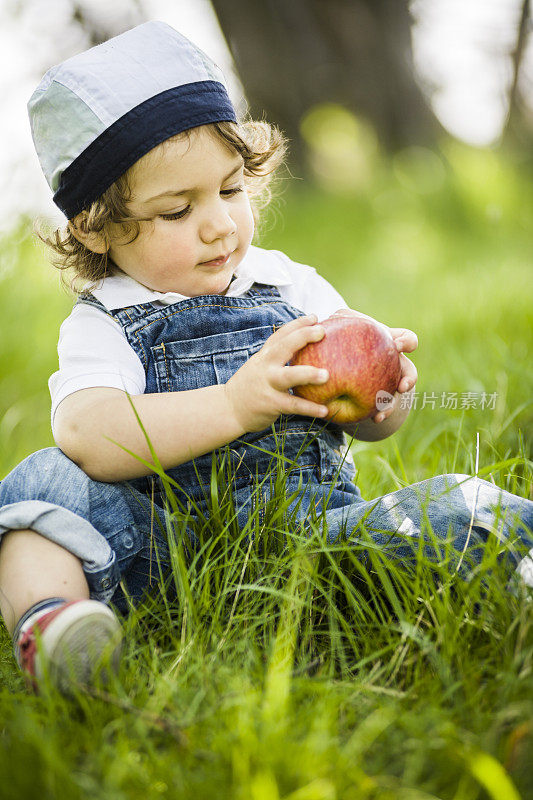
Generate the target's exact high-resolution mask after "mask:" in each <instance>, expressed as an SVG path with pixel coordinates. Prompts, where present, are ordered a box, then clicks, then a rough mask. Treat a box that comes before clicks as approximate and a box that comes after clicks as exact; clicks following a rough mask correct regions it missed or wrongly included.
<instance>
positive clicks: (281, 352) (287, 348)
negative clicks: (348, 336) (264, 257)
mask: <svg viewBox="0 0 533 800" xmlns="http://www.w3.org/2000/svg"><path fill="white" fill-rule="evenodd" d="M325 333H326V332H325V330H324V328H323V327H322V325H317V324H316V317H315V316H314V315H311V316H309V317H298V319H294V320H291V322H288V323H287V324H286V325H283V326H282V327H281V328H279V329H278V330H277V331H276V332H275V333H273V334H272V336H270V337H269V338H268V339H267V341H266V342H265V344H264V345H263V349H264V353H265V354H266V355H272V356H273V358H275V360H276V361H277V363H278V364H286V363H287V362H288V361H290V360H291V358H292V357H293V356H294V354H295V353H296V352H298V350H301V349H302V348H303V347H305V345H306V344H309V343H310V342H319V341H320V340H321V339H323V337H324V335H325Z"/></svg>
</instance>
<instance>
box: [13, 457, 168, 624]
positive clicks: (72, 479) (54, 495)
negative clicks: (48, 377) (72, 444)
mask: <svg viewBox="0 0 533 800" xmlns="http://www.w3.org/2000/svg"><path fill="white" fill-rule="evenodd" d="M158 513H159V519H160V520H164V511H163V509H158ZM151 521H152V522H153V519H152V520H151V505H150V499H149V498H148V497H147V496H146V495H143V494H142V493H141V492H138V491H137V490H136V489H134V488H132V487H131V486H130V485H129V484H128V483H127V482H123V483H103V482H100V481H93V480H91V478H89V477H88V475H86V474H85V472H83V470H81V469H80V468H79V467H78V466H77V465H76V464H74V462H73V461H71V460H70V459H69V458H67V456H65V455H64V453H62V452H61V450H59V449H58V448H56V447H49V448H46V449H44V450H39V451H37V452H36V453H32V455H30V456H28V458H26V459H24V461H22V462H21V463H20V464H19V465H18V466H17V467H15V469H14V470H13V471H12V472H10V473H9V475H7V476H6V477H5V478H4V479H3V480H2V481H1V482H0V536H1V535H2V534H3V533H6V532H7V531H9V530H23V529H25V528H29V529H31V530H33V531H35V532H36V533H39V534H41V535H42V536H44V537H46V538H47V539H50V540H51V541H53V542H56V543H57V544H59V545H61V546H62V547H64V548H65V549H66V550H69V551H70V552H71V553H73V554H74V555H76V556H77V557H78V558H79V559H80V560H81V562H82V566H83V570H84V573H85V577H86V579H87V583H88V585H89V590H90V595H91V597H93V598H95V599H97V600H101V601H103V602H110V601H111V600H113V602H115V601H116V600H115V598H116V597H117V594H119V595H121V594H122V593H121V592H120V591H119V587H118V584H119V581H120V580H121V579H124V580H125V584H126V587H127V590H128V592H129V593H130V594H131V595H132V596H133V597H134V598H137V599H138V598H140V596H141V595H142V594H143V592H144V590H145V588H146V587H147V584H148V583H149V577H151V576H152V574H157V570H158V568H157V562H156V552H157V556H158V557H159V558H162V559H163V560H165V559H167V560H168V548H167V546H166V540H165V537H164V536H162V534H161V531H160V529H159V526H158V525H157V524H152V525H151ZM151 536H152V538H150V537H151ZM154 539H155V540H156V546H155V547H154ZM152 556H153V560H154V563H155V568H154V567H153V565H152V562H151V559H152ZM147 559H149V560H150V564H149V565H147ZM114 595H115V597H114ZM122 605H124V603H123V604H122ZM121 610H125V608H123V609H121Z"/></svg>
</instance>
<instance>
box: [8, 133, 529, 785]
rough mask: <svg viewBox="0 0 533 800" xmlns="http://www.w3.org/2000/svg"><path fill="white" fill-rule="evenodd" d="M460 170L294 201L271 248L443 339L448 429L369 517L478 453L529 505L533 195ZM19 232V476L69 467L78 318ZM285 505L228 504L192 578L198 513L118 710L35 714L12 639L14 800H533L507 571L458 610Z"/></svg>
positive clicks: (498, 169)
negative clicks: (46, 461) (31, 465)
mask: <svg viewBox="0 0 533 800" xmlns="http://www.w3.org/2000/svg"><path fill="white" fill-rule="evenodd" d="M447 155H448V162H447V167H446V169H447V171H446V178H445V180H444V182H443V183H442V185H441V186H440V187H439V188H438V189H437V190H435V191H433V192H427V193H426V194H423V195H421V194H418V193H417V192H416V191H415V188H416V182H413V181H409V173H408V171H407V173H406V169H407V167H405V165H404V166H403V167H402V170H403V171H402V170H399V169H398V168H397V165H394V164H393V165H392V166H391V165H388V164H382V165H381V167H380V172H379V174H376V175H375V176H374V179H373V181H372V182H371V184H370V185H369V186H368V187H367V188H366V189H365V190H364V191H361V192H360V193H359V194H355V195H352V196H336V195H327V194H324V193H321V192H319V191H318V190H316V191H311V190H309V189H305V190H304V189H303V188H301V189H298V187H296V188H293V189H291V191H290V192H287V193H286V194H285V195H283V197H282V198H281V199H279V200H277V201H276V203H275V206H274V209H273V213H272V214H271V215H270V217H269V219H268V220H267V224H266V226H265V231H264V233H263V236H262V241H261V244H263V246H266V247H274V248H278V249H281V250H284V251H286V252H287V253H288V254H289V255H290V256H291V257H292V258H294V259H295V260H299V261H302V262H304V263H309V264H312V265H314V266H316V267H317V268H318V270H319V271H320V272H321V273H322V274H323V275H324V276H325V277H326V278H328V279H329V280H330V281H331V282H332V283H333V284H334V285H335V286H336V288H337V289H338V290H339V291H340V292H341V293H342V294H343V296H344V297H345V299H346V301H347V303H348V304H349V305H351V306H352V307H354V308H358V309H360V310H362V311H365V312H366V313H369V314H371V315H373V316H375V317H377V318H378V319H381V320H383V321H384V322H386V323H388V324H390V325H398V326H400V325H401V326H405V327H411V328H412V329H414V330H415V331H416V332H417V334H418V336H419V341H420V347H419V350H418V351H417V353H416V354H415V355H414V356H413V360H414V361H415V363H416V365H417V367H418V370H419V373H420V379H419V384H418V390H419V392H420V395H421V399H422V396H423V394H424V392H426V393H427V394H429V393H435V395H436V397H437V401H436V402H435V408H432V407H431V405H428V404H426V406H425V407H424V408H421V407H420V406H421V405H422V402H420V404H419V408H418V409H417V410H416V411H413V412H412V413H411V415H410V418H409V419H408V421H407V422H406V424H405V425H404V426H403V428H402V429H401V430H400V431H399V432H398V433H397V434H396V435H395V436H393V437H391V438H390V439H388V440H385V441H384V442H380V443H375V444H365V443H358V444H356V445H355V446H354V456H355V459H356V464H357V468H358V482H359V485H360V487H361V490H362V493H363V496H364V497H367V498H371V497H376V496H379V495H380V494H383V493H385V492H387V491H391V490H393V489H396V488H399V487H400V486H403V485H405V484H407V483H413V482H415V481H417V480H421V479H424V478H427V477H430V476H432V475H435V474H438V473H442V472H449V471H457V472H469V473H470V472H473V470H474V466H475V461H476V437H477V434H479V442H480V447H479V467H480V471H481V472H482V473H483V477H485V478H487V479H490V480H493V481H494V482H495V483H496V484H497V485H498V486H501V487H502V488H505V489H509V490H510V491H513V492H515V493H517V494H519V495H521V496H524V497H528V496H530V494H529V493H530V486H531V474H532V471H531V461H530V458H531V451H530V447H531V441H530V431H531V417H532V415H531V411H532V406H531V397H532V382H533V379H532V376H531V370H530V365H529V361H528V354H530V353H531V352H532V344H533V342H532V335H531V331H532V329H533V326H532V321H533V320H532V303H531V299H532V298H531V294H532V293H531V278H530V274H531V267H530V261H531V252H532V246H531V245H532V236H531V232H530V231H531V219H532V218H533V217H532V213H531V212H532V211H533V209H532V206H533V191H532V190H531V188H530V187H529V185H528V182H527V176H526V175H523V174H522V173H521V171H520V170H519V169H518V168H516V167H513V165H512V164H509V163H504V162H502V161H500V160H498V159H497V158H496V157H495V156H494V154H492V153H488V152H487V153H478V152H475V151H469V150H466V149H462V148H454V149H452V148H450V149H449V150H448V153H447ZM406 175H407V177H406ZM20 231H21V232H20V234H18V235H13V236H12V237H11V238H9V239H8V240H6V241H5V242H4V243H3V248H2V261H1V262H0V288H1V291H0V310H1V314H2V338H1V344H0V347H1V352H0V359H1V362H0V363H1V368H0V475H5V474H6V473H7V472H8V471H9V470H10V469H12V468H13V467H14V466H15V465H16V464H17V463H18V462H19V461H20V460H21V459H22V458H24V457H25V456H26V455H28V454H29V453H31V452H32V451H34V450H36V449H38V448H41V447H46V446H49V445H52V444H53V440H52V438H51V434H50V431H49V397H48V390H47V385H46V382H47V379H48V377H49V375H50V374H51V373H52V372H53V371H54V369H55V368H56V363H57V362H56V359H57V356H56V351H55V348H56V341H57V334H58V328H59V324H60V322H61V320H62V319H63V318H64V316H66V314H67V313H68V311H69V308H70V306H71V300H69V298H68V297H66V296H65V295H63V294H61V292H60V291H59V290H58V277H57V275H56V274H55V273H54V271H53V270H52V269H51V268H50V267H49V266H47V264H46V259H45V256H44V254H43V252H42V251H41V249H40V248H38V247H36V246H35V244H33V242H32V240H31V239H30V238H29V237H28V236H27V235H26V234H25V233H24V227H22V228H21V229H20ZM443 392H444V393H446V394H448V393H450V392H457V393H458V396H459V397H460V396H461V393H463V392H474V393H476V398H477V400H478V402H477V407H475V408H470V409H463V410H461V409H460V408H459V409H457V410H450V409H446V408H442V407H440V397H441V394H442V393H443ZM482 392H486V393H487V394H493V393H496V402H495V406H494V408H488V409H487V408H485V409H482V408H481V407H480V405H479V398H480V397H481V393H482ZM220 481H221V482H222V485H223V479H222V476H221V477H220ZM282 483H283V482H282ZM282 483H281V485H280V486H279V487H278V490H277V495H276V497H275V502H274V504H273V507H272V508H271V509H270V510H271V511H275V512H276V514H277V515H278V516H275V515H274V516H272V517H270V516H269V515H268V514H267V516H266V518H265V522H264V523H262V522H261V520H260V519H259V517H258V516H257V513H256V515H255V516H252V517H251V519H250V522H249V528H248V529H247V530H245V531H242V532H241V531H239V530H238V528H237V526H236V523H235V520H234V517H233V514H232V506H231V498H228V497H227V496H226V498H224V499H223V500H222V501H221V503H222V505H221V508H220V509H219V512H218V515H215V514H213V515H211V516H209V517H208V518H207V519H206V520H205V524H204V525H203V526H202V525H201V526H200V528H199V530H198V533H199V536H200V539H201V542H202V550H201V553H200V554H199V555H198V556H197V557H196V558H194V559H193V560H192V562H189V561H187V560H186V559H185V557H184V554H183V552H182V551H181V550H180V547H179V544H178V543H179V541H180V537H179V530H180V519H181V517H180V514H179V513H177V514H176V516H175V526H174V528H173V529H172V530H169V536H171V538H172V537H173V538H174V539H175V540H176V546H175V547H173V548H172V553H173V577H174V582H175V584H176V587H177V595H178V597H177V601H175V602H174V603H173V604H172V605H168V604H167V603H166V602H165V597H164V595H163V596H156V597H154V599H153V600H152V601H149V602H147V603H145V604H144V605H143V606H142V607H141V608H139V609H137V610H136V611H135V613H132V614H131V615H130V617H129V618H128V619H127V621H126V622H125V629H126V650H125V657H124V662H123V666H122V670H121V673H120V676H119V678H118V680H117V681H116V682H115V683H114V684H113V685H111V686H110V687H108V689H107V691H106V692H103V691H101V690H99V691H96V692H94V693H93V695H92V696H89V695H87V694H83V693H80V694H79V695H78V696H77V697H76V698H74V699H70V700H69V699H65V698H63V697H61V696H59V695H58V694H57V693H56V692H54V691H49V692H47V693H46V694H45V695H43V696H40V697H35V696H33V695H29V694H28V693H26V691H25V689H24V686H23V682H22V680H21V678H20V675H19V674H18V673H17V671H16V669H15V668H14V663H13V659H12V655H11V647H10V643H9V641H8V637H7V634H5V632H4V633H3V641H2V645H1V647H0V681H1V684H2V686H1V688H0V720H1V721H2V722H1V742H0V744H1V746H0V797H1V798H17V800H18V798H32V797H39V798H46V799H48V798H59V797H61V798H66V800H71V798H72V799H74V798H89V797H90V798H95V799H96V800H99V799H100V798H101V799H102V800H104V798H105V800H115V798H116V800H123V799H124V800H126V799H128V800H129V798H137V797H139V796H146V797H149V798H152V797H172V798H174V797H176V798H182V797H183V798H192V797H202V798H203V797H206V798H207V797H209V798H211V797H213V798H232V799H233V798H236V799H237V800H241V798H242V800H249V799H250V800H271V798H272V799H273V800H274V799H275V798H283V800H289V798H290V800H334V799H336V798H342V799H343V800H344V799H346V800H351V798H353V800H367V799H368V800H382V799H384V800H388V799H389V798H390V799H391V800H393V799H394V800H396V798H398V799H399V800H404V799H405V800H419V799H420V800H426V798H442V799H443V800H448V799H449V800H476V799H477V798H479V799H480V800H484V799H485V798H491V799H492V800H515V798H519V797H522V798H525V799H527V798H529V797H533V777H532V774H531V766H530V764H531V760H532V758H533V725H532V724H531V720H532V719H533V615H532V613H531V605H530V604H528V603H527V602H526V600H525V598H523V597H521V596H518V597H514V596H510V595H509V593H508V592H506V591H505V579H504V576H503V574H502V570H501V567H500V566H499V564H498V563H497V562H496V560H495V556H496V553H495V549H494V547H489V548H487V552H486V556H485V559H484V562H483V564H482V565H481V567H480V568H479V569H478V570H477V572H476V575H475V578H474V580H472V581H471V582H469V583H463V582H461V581H459V580H457V579H454V578H453V576H452V577H450V573H451V572H453V570H451V569H448V568H447V567H446V564H444V565H443V566H442V567H439V572H440V582H439V586H440V588H438V589H437V588H436V587H435V581H434V575H435V569H434V568H431V566H430V565H429V564H428V563H426V562H425V561H424V559H423V557H421V558H420V559H419V562H418V564H417V569H416V573H415V574H414V575H408V573H407V572H406V571H405V570H403V569H402V568H401V567H400V566H399V565H397V564H394V563H392V562H387V560H386V559H385V558H384V557H383V556H382V555H381V554H380V553H379V552H375V551H372V553H371V560H370V562H368V561H367V562H365V561H364V560H362V559H358V558H357V554H358V551H357V548H355V549H354V548H351V549H349V548H347V547H346V546H344V545H337V546H329V547H328V546H326V545H324V543H323V542H322V540H321V538H320V536H318V535H316V536H314V537H312V538H311V539H310V540H308V539H306V538H305V537H303V536H302V534H301V532H300V531H299V530H298V529H297V528H296V527H294V526H291V525H290V524H287V523H286V522H284V520H283V510H284V508H286V505H287V498H286V497H285V493H284V491H283V485H282ZM267 510H268V509H267ZM257 511H259V509H258V510H257ZM250 530H253V531H255V533H256V538H255V541H254V543H253V545H251V546H250V545H249V541H248V539H247V534H248V533H249V532H250ZM487 585H488V588H487Z"/></svg>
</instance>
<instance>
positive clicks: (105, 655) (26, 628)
mask: <svg viewBox="0 0 533 800" xmlns="http://www.w3.org/2000/svg"><path fill="white" fill-rule="evenodd" d="M121 651H122V631H121V627H120V624H119V621H118V619H117V618H116V616H115V614H114V613H113V611H112V610H111V609H110V608H109V607H108V606H106V605H105V604H104V603H100V602H99V601H98V600H72V601H71V602H69V603H63V604H62V605H61V606H59V607H58V608H54V609H52V610H51V611H48V612H46V611H45V612H44V613H43V614H42V616H40V617H37V619H35V617H33V618H31V619H29V620H28V621H27V623H26V624H24V625H23V626H22V628H21V630H20V633H19V637H18V641H17V642H16V643H15V655H16V658H17V661H18V663H19V665H20V667H21V669H22V670H23V672H24V673H25V674H26V677H27V679H28V682H29V683H30V685H31V686H32V688H33V689H36V690H37V689H38V686H39V683H40V682H41V681H42V680H43V678H45V676H46V677H48V679H49V680H50V682H51V683H53V684H54V685H55V686H56V687H57V688H58V689H60V690H61V691H63V692H67V693H68V691H69V689H70V688H72V687H73V685H75V684H77V685H90V684H91V683H92V682H93V681H94V680H97V679H98V680H100V681H105V680H106V679H107V678H109V674H110V672H111V673H116V672H117V671H118V667H119V662H120V654H121Z"/></svg>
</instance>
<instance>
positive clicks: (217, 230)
mask: <svg viewBox="0 0 533 800" xmlns="http://www.w3.org/2000/svg"><path fill="white" fill-rule="evenodd" d="M236 232H237V225H236V224H235V222H234V220H233V218H232V217H231V216H230V215H229V213H228V208H227V205H226V204H222V203H219V204H216V205H212V206H211V207H210V208H209V209H207V210H206V214H205V217H204V219H203V222H202V227H201V230H200V237H201V239H202V240H203V241H204V242H206V243H209V242H213V241H215V239H223V238H225V237H227V236H231V235H232V234H233V233H236Z"/></svg>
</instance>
